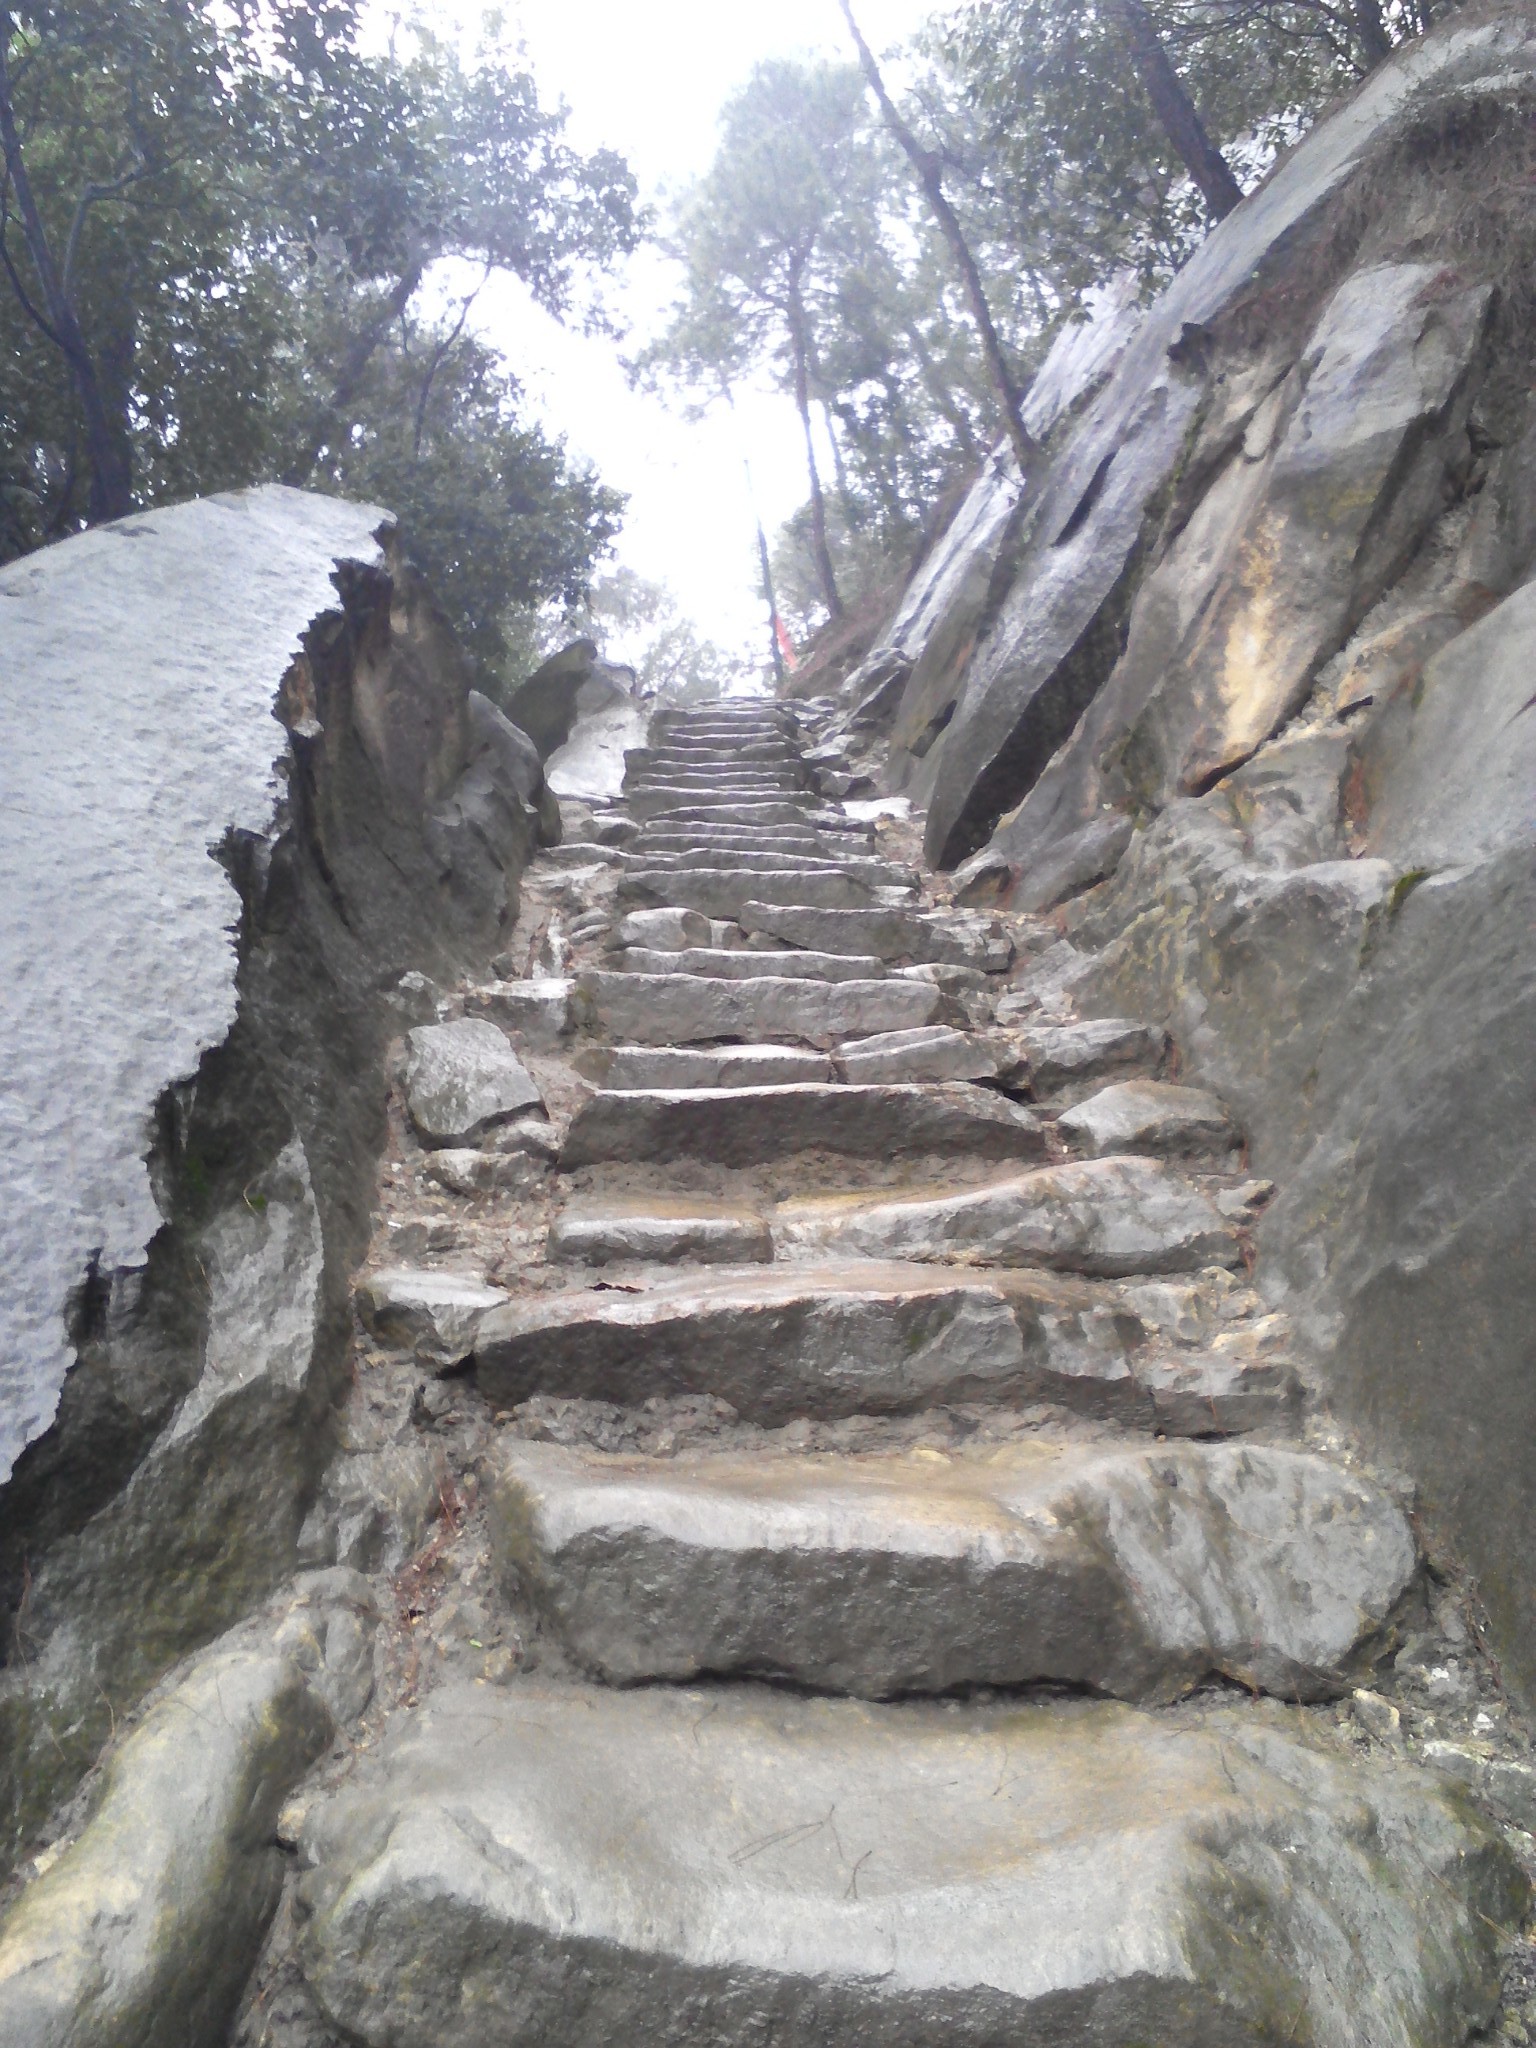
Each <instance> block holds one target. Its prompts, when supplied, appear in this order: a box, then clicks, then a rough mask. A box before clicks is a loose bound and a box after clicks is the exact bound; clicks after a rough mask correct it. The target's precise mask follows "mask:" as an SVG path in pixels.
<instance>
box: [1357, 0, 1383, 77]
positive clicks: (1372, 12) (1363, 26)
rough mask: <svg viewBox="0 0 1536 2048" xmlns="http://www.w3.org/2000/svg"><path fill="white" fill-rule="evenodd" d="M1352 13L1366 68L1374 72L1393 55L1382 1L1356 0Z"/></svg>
mask: <svg viewBox="0 0 1536 2048" xmlns="http://www.w3.org/2000/svg"><path fill="white" fill-rule="evenodd" d="M1351 12H1352V13H1353V15H1354V17H1355V33H1356V34H1357V35H1358V36H1359V38H1360V49H1361V52H1362V54H1363V55H1364V58H1365V68H1366V70H1367V71H1374V70H1375V69H1376V66H1377V65H1378V64H1380V63H1382V62H1384V60H1385V59H1386V58H1388V57H1390V56H1391V54H1392V39H1391V37H1390V36H1389V35H1388V34H1387V25H1386V23H1385V22H1384V21H1383V20H1382V17H1381V0H1354V4H1353V6H1352V8H1351Z"/></svg>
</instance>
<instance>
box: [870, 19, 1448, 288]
mask: <svg viewBox="0 0 1536 2048" xmlns="http://www.w3.org/2000/svg"><path fill="white" fill-rule="evenodd" d="M1427 18H1428V16H1427V8H1425V7H1424V6H1423V5H1422V4H1421V0H1386V4H1385V7H1383V5H1382V0H1097V4H1092V0H1071V4H1063V0H966V4H964V5H962V6H960V7H958V8H956V9H955V10H954V11H952V12H951V13H949V14H948V15H947V16H945V17H943V18H942V19H941V20H940V21H939V22H938V23H937V24H936V25H935V27H934V28H933V30H932V31H931V32H930V33H929V34H928V35H927V36H925V38H924V39H923V53H924V55H925V56H926V58H927V60H928V62H927V69H926V71H925V73H924V75H923V77H922V78H921V80H920V82H919V84H918V87H917V89H916V91H915V92H914V93H913V94H912V95H911V99H910V111H911V118H912V121H913V125H914V127H915V129H916V130H917V132H918V134H919V136H920V138H922V139H923V140H924V141H925V144H926V146H927V147H929V148H931V149H932V150H934V151H935V152H936V153H937V154H938V155H939V156H940V157H941V158H942V160H943V162H944V165H945V168H946V171H947V173H948V175H949V188H950V191H951V194H952V197H953V200H954V204H955V206H956V210H957V212H958V214H959V216H960V218H961V221H962V223H963V225H964V226H965V228H966V231H967V233H968V234H969V235H970V237H971V239H972V242H973V245H975V246H977V247H978V248H979V249H980V250H982V251H983V252H985V253H984V254H983V255H982V257H981V261H982V265H983V268H984V269H986V270H987V271H988V274H989V275H997V274H998V272H999V270H1000V269H1001V270H1004V271H1008V270H1011V271H1012V272H1013V274H1015V275H1017V276H1019V277H1020V278H1021V279H1024V280H1027V281H1028V284H1029V287H1030V289H1031V290H1032V291H1033V292H1034V293H1035V295H1036V296H1037V299H1038V302H1039V307H1040V311H1041V313H1042V315H1043V316H1044V317H1047V318H1049V317H1051V315H1052V313H1053V312H1054V311H1059V310H1060V309H1061V308H1062V307H1063V306H1064V305H1066V304H1068V303H1070V302H1071V301H1073V300H1075V299H1076V298H1077V297H1078V296H1080V294H1081V292H1082V290H1083V289H1084V288H1085V287H1086V286H1087V285H1089V284H1092V283H1095V282H1099V281H1102V280H1103V279H1104V278H1106V277H1107V276H1108V275H1109V274H1110V273H1111V272H1112V271H1114V270H1116V269H1118V268H1120V267H1121V266H1123V265H1125V264H1126V263H1132V264H1135V265H1137V266H1138V267H1139V268H1140V269H1141V270H1142V271H1143V272H1144V274H1145V275H1146V276H1147V277H1148V279H1149V280H1152V279H1155V278H1158V277H1161V276H1166V274H1167V272H1168V271H1169V270H1170V269H1171V268H1173V267H1174V266H1175V265H1177V263H1179V262H1180V261H1181V260H1182V259H1183V257H1184V256H1185V255H1187V254H1188V252H1189V250H1190V248H1191V247H1192V246H1193V244H1194V243H1195V242H1196V241H1197V240H1198V239H1199V237H1200V235H1201V234H1203V233H1204V232H1205V228H1206V224H1207V220H1208V219H1209V218H1219V217H1220V216H1221V215H1222V213H1223V212H1225V211H1228V210H1230V207H1231V206H1232V205H1233V204H1235V203H1236V199H1237V197H1239V196H1240V190H1239V184H1238V181H1237V178H1236V176H1235V174H1234V170H1233V165H1234V164H1240V166H1241V167H1242V168H1243V170H1244V174H1245V176H1248V177H1250V178H1251V177H1252V176H1254V175H1256V174H1259V173H1261V172H1262V170H1263V168H1264V166H1265V164H1266V163H1267V162H1268V161H1269V159H1270V158H1271V157H1272V156H1273V154H1274V152H1275V150H1276V149H1277V148H1279V147H1281V146H1283V145H1285V144H1286V143H1289V142H1291V141H1294V139H1295V138H1296V136H1297V135H1298V134H1299V133H1300V132H1301V131H1302V130H1303V129H1304V128H1305V126H1306V125H1307V123H1308V122H1309V121H1310V120H1311V119H1312V118H1313V116H1314V115H1315V114H1316V113H1317V111H1318V109H1319V108H1320V107H1321V106H1322V105H1324V104H1325V103H1326V102H1327V101H1328V100H1329V99H1330V98H1331V97H1333V95H1334V94H1335V93H1337V92H1338V91H1339V90H1340V88H1341V87H1342V86H1345V85H1348V84H1349V83H1351V82H1352V81H1353V80H1354V79H1356V78H1359V77H1361V76H1363V75H1364V74H1365V73H1366V72H1367V71H1369V70H1370V69H1371V68H1372V66H1373V65H1375V64H1376V63H1379V62H1380V61H1381V58H1382V57H1383V56H1384V55H1386V54H1387V52H1388V51H1389V50H1390V48H1391V47H1392V46H1393V44H1395V43H1397V42H1400V41H1402V40H1404V39H1405V38H1406V37H1408V36H1410V35H1413V34H1417V33H1418V32H1419V31H1420V29H1422V28H1423V27H1424V26H1426V25H1427Z"/></svg>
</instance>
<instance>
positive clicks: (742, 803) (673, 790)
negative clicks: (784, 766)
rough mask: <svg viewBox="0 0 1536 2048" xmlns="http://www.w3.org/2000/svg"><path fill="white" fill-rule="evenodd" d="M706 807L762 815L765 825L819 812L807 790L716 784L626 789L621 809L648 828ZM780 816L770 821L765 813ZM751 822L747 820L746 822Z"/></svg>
mask: <svg viewBox="0 0 1536 2048" xmlns="http://www.w3.org/2000/svg"><path fill="white" fill-rule="evenodd" d="M705 805H709V806H711V807H712V808H714V809H717V810H724V809H735V810H741V811H744V812H755V813H757V814H759V815H762V822H763V823H764V824H765V825H766V824H781V825H782V824H793V823H794V822H795V820H796V819H797V818H805V817H809V816H810V815H811V813H812V812H813V811H815V810H817V809H819V808H820V799H819V798H818V797H816V796H814V795H812V793H811V792H810V791H808V790H805V791H801V790H785V789H780V788H777V787H774V786H771V785H765V784H754V783H745V784H730V783H727V782H726V781H725V780H724V779H723V778H722V779H721V780H720V781H717V782H697V783H661V784H653V785H652V786H651V787H650V788H648V789H626V790H625V792H624V806H625V809H626V810H627V811H628V812H629V814H630V816H631V817H632V818H633V819H634V820H635V821H636V823H637V824H648V823H649V822H650V821H651V820H653V819H656V818H664V817H668V816H670V815H671V814H672V813H674V812H678V811H689V810H698V809H700V808H701V807H703V806H705ZM770 811H772V812H782V813H783V815H782V816H780V817H774V818H769V817H768V816H766V815H763V814H765V813H767V812H770ZM748 822H750V819H749V821H748Z"/></svg>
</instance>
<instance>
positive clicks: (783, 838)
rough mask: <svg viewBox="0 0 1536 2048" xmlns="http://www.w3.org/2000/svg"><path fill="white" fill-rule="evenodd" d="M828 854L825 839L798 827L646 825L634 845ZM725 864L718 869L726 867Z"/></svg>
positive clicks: (660, 849)
mask: <svg viewBox="0 0 1536 2048" xmlns="http://www.w3.org/2000/svg"><path fill="white" fill-rule="evenodd" d="M709 849H713V850H714V851H715V852H717V853H774V852H778V851H779V850H780V849H782V850H783V851H784V852H785V853H828V852H830V851H831V850H832V847H831V844H830V841H829V839H828V838H827V836H826V835H825V834H823V833H821V832H817V831H813V830H812V829H811V828H810V827H809V826H799V825H756V826H747V825H680V826H673V825H648V826H647V827H646V829H645V831H644V832H642V833H641V834H640V836H639V838H638V839H637V840H636V842H635V849H634V850H635V851H636V852H637V853H657V854H662V853H690V852H694V851H707V850H709ZM729 864H730V863H729V862H722V863H720V865H722V866H729Z"/></svg>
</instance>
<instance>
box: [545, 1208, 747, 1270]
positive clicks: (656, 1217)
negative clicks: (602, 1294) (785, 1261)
mask: <svg viewBox="0 0 1536 2048" xmlns="http://www.w3.org/2000/svg"><path fill="white" fill-rule="evenodd" d="M548 1256H549V1258H550V1260H551V1261H552V1262H554V1263H555V1264H566V1265H579V1266H607V1265H611V1264H614V1263H616V1262H619V1261H623V1260H658V1261H661V1260H681V1259H689V1260H692V1261H693V1262H695V1263H696V1264H698V1265H707V1266H748V1265H754V1264H766V1263H767V1262H768V1261H769V1260H770V1259H772V1257H773V1233H772V1232H771V1231H770V1230H769V1228H768V1222H767V1218H766V1217H764V1216H762V1215H760V1214H759V1213H758V1212H757V1211H756V1210H753V1209H747V1208H743V1207H741V1206H740V1205H739V1204H729V1203H721V1202H714V1203H711V1202H701V1201H699V1200H697V1199H694V1200H690V1199H688V1198H687V1197H685V1196H677V1197H673V1198H670V1199H669V1198H667V1197H665V1196H654V1197H650V1198H646V1199H643V1200H642V1199H640V1198H638V1197H637V1198H636V1199H634V1200H632V1201H625V1200H615V1201H591V1202H572V1203H569V1204H568V1205H567V1207H566V1208H565V1209H564V1211H563V1212H562V1213H561V1214H560V1215H559V1216H557V1217H556V1218H555V1220H554V1222H553V1223H551V1224H550V1226H549V1239H548Z"/></svg>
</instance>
